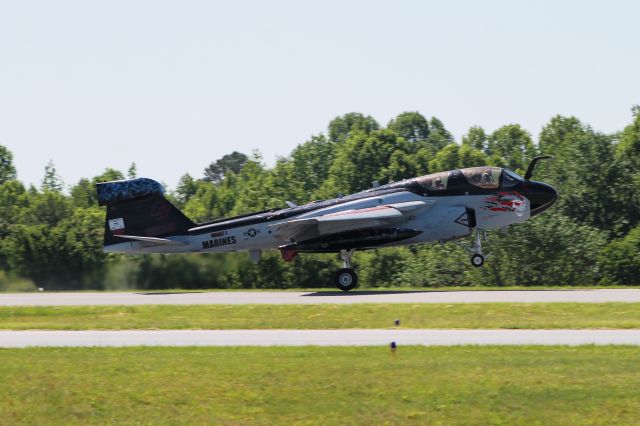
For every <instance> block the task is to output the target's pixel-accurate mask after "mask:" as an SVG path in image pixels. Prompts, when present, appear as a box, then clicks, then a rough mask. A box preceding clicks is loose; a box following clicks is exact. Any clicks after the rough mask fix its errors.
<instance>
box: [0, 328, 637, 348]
mask: <svg viewBox="0 0 640 426" xmlns="http://www.w3.org/2000/svg"><path fill="white" fill-rule="evenodd" d="M391 342H396V344H397V345H398V346H399V347H402V346H409V345H422V346H445V345H447V346H449V345H570V346H575V345H591V344H593V345H634V346H640V330H121V331H0V347H2V348H25V347H32V346H51V347H68V346H74V347H77V346H80V347H92V346H98V347H104V346H388V345H389V344H390V343H391Z"/></svg>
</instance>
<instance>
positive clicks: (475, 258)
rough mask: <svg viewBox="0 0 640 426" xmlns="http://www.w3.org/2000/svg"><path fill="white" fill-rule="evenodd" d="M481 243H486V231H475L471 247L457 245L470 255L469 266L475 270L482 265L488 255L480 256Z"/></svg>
mask: <svg viewBox="0 0 640 426" xmlns="http://www.w3.org/2000/svg"><path fill="white" fill-rule="evenodd" d="M482 241H487V231H485V230H484V229H482V230H480V229H476V238H475V240H474V242H473V245H471V247H468V246H464V245H462V244H458V245H459V246H460V247H462V248H463V249H465V250H466V251H468V252H469V253H471V264H472V265H473V266H475V267H476V268H479V267H481V266H482V265H484V260H485V258H486V257H487V256H489V254H488V253H487V254H482Z"/></svg>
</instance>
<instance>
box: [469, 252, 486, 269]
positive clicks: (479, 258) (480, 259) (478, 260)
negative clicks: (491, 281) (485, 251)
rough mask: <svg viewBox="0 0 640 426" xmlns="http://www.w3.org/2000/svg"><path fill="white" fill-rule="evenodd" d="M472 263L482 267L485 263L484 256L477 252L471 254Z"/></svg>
mask: <svg viewBox="0 0 640 426" xmlns="http://www.w3.org/2000/svg"><path fill="white" fill-rule="evenodd" d="M471 264H472V265H473V266H475V267H476V268H479V267H481V266H482V265H484V256H483V255H481V254H477V253H476V254H474V255H473V256H471Z"/></svg>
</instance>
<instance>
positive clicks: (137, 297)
mask: <svg viewBox="0 0 640 426" xmlns="http://www.w3.org/2000/svg"><path fill="white" fill-rule="evenodd" d="M489 302H507V303H518V302H520V303H533V302H576V303H604V302H640V289H600V290H506V291H505V290H502V291H500V290H491V291H438V290H416V291H357V290H356V291H350V292H342V291H312V292H304V291H214V292H178V293H125V292H120V293H107V292H101V293H97V292H96V293H87V292H82V293H47V292H40V293H4V294H0V306H91V305H200V304H221V305H241V304H301V305H305V304H320V303H339V304H352V303H489Z"/></svg>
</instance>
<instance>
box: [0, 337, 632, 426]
mask: <svg viewBox="0 0 640 426" xmlns="http://www.w3.org/2000/svg"><path fill="white" fill-rule="evenodd" d="M639 359H640V348H632V347H621V346H617V347H616V346H614V347H594V346H583V347H469V346H467V347H464V346H463V347H431V348H425V347H401V348H399V350H398V352H397V354H396V356H395V357H392V356H391V354H390V353H389V350H388V349H387V348H383V347H368V348H367V347H364V348H337V347H329V348H322V347H302V348H292V347H286V348H249V347H236V348H166V347H164V348H158V347H155V348H154V347H149V348H66V349H61V348H36V349H0V360H1V362H0V377H2V386H0V413H1V415H0V424H3V425H5V424H6V425H13V424H18V423H28V424H54V425H55V424H65V425H67V424H83V425H84V424H233V425H236V424H239V425H243V424H265V425H269V424H286V425H288V424H434V425H438V424H443V425H445V424H446V425H451V424H464V425H488V424H504V425H549V424H554V425H595V424H602V425H604V424H629V425H631V424H639V423H640V368H639V367H638V360H639Z"/></svg>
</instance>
